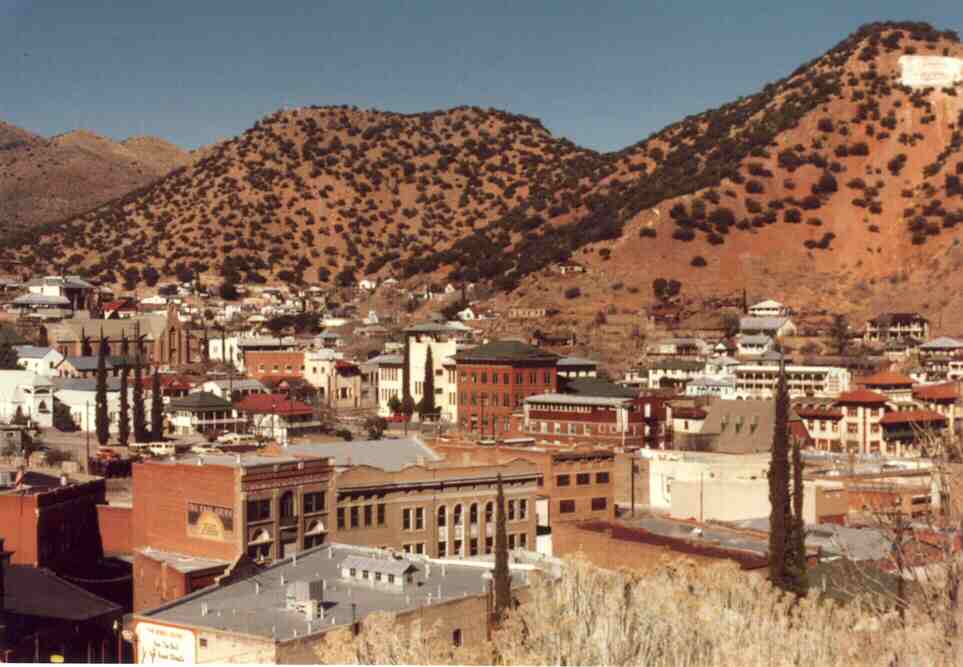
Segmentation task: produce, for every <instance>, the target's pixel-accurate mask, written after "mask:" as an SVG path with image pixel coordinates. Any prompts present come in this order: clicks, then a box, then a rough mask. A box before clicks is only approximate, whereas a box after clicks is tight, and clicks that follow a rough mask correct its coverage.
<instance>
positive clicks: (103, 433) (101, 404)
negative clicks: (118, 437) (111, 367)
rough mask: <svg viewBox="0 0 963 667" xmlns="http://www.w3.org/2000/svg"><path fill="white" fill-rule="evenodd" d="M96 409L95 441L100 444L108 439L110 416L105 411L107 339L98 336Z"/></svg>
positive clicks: (104, 443) (103, 443) (105, 442)
mask: <svg viewBox="0 0 963 667" xmlns="http://www.w3.org/2000/svg"><path fill="white" fill-rule="evenodd" d="M95 402H96V411H95V412H94V419H95V423H96V426H97V442H99V443H100V444H101V446H103V445H106V444H107V441H108V440H110V421H109V419H110V417H109V415H108V413H107V339H106V338H104V337H103V336H101V337H100V349H99V350H98V352H97V391H96V399H95Z"/></svg>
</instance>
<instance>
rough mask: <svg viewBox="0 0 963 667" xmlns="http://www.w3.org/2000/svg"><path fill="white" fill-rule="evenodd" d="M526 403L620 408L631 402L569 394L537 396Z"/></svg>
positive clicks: (622, 399)
mask: <svg viewBox="0 0 963 667" xmlns="http://www.w3.org/2000/svg"><path fill="white" fill-rule="evenodd" d="M525 402H526V403H554V404H557V405H594V406H600V407H621V406H623V405H627V404H629V403H631V402H632V399H631V398H612V397H605V396H574V395H571V394H537V395H535V396H529V397H528V398H526V399H525Z"/></svg>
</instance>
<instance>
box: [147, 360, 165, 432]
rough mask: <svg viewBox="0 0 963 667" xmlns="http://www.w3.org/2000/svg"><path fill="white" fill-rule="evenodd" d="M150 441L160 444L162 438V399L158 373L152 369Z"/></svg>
mask: <svg viewBox="0 0 963 667" xmlns="http://www.w3.org/2000/svg"><path fill="white" fill-rule="evenodd" d="M150 425H151V440H154V441H157V442H160V441H161V440H162V439H163V438H164V398H163V396H161V385H160V373H158V372H157V369H156V368H155V369H154V380H153V383H152V384H151V396H150Z"/></svg>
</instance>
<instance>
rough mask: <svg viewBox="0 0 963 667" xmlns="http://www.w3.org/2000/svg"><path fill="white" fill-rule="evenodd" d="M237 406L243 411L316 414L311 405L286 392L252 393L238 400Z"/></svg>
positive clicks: (277, 413)
mask: <svg viewBox="0 0 963 667" xmlns="http://www.w3.org/2000/svg"><path fill="white" fill-rule="evenodd" d="M236 407H237V409H238V410H240V411H241V412H256V413H264V414H275V415H310V414H314V408H312V407H311V406H310V405H308V404H307V403H302V402H301V401H295V400H293V399H290V398H288V397H287V396H285V395H284V394H251V395H250V396H245V397H244V398H243V399H242V400H241V401H240V402H238V403H237V404H236Z"/></svg>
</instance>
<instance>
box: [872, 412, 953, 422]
mask: <svg viewBox="0 0 963 667" xmlns="http://www.w3.org/2000/svg"><path fill="white" fill-rule="evenodd" d="M935 421H941V422H942V421H946V417H944V416H943V415H941V414H940V413H939V412H933V411H932V410H896V411H894V412H887V413H886V414H885V415H883V418H882V419H880V420H879V423H880V424H906V423H919V422H935Z"/></svg>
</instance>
